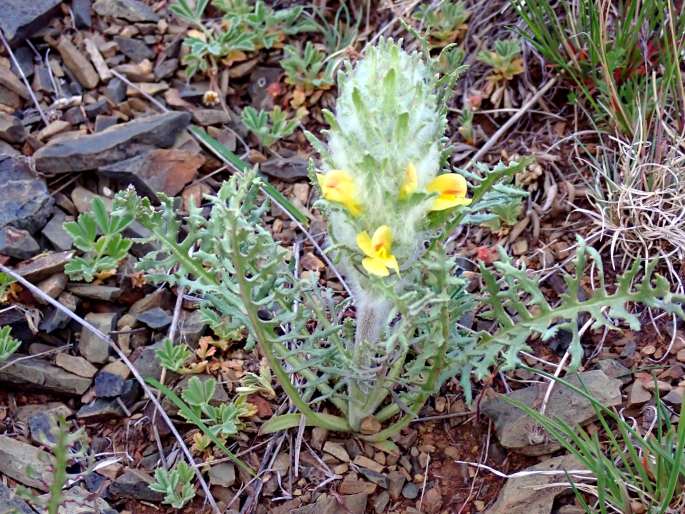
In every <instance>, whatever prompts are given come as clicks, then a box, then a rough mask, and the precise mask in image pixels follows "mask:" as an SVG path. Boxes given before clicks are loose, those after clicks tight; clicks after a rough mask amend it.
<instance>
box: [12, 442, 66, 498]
mask: <svg viewBox="0 0 685 514" xmlns="http://www.w3.org/2000/svg"><path fill="white" fill-rule="evenodd" d="M52 466H54V457H53V456H52V455H50V454H49V453H48V452H46V451H43V450H41V449H40V448H36V447H35V446H31V445H30V444H27V443H24V442H22V441H18V440H17V439H14V438H12V437H8V436H5V435H0V473H2V474H3V475H7V476H8V477H10V478H13V479H14V480H16V481H17V482H21V483H22V484H24V485H27V486H29V487H33V488H34V489H39V490H40V491H47V490H48V488H49V487H50V484H51V483H52V471H51V468H52Z"/></svg>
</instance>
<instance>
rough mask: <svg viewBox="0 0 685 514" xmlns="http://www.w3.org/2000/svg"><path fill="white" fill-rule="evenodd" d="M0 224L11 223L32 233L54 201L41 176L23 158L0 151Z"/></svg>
mask: <svg viewBox="0 0 685 514" xmlns="http://www.w3.org/2000/svg"><path fill="white" fill-rule="evenodd" d="M0 177H2V180H3V186H2V195H0V227H5V226H7V225H11V226H13V227H15V228H19V229H24V230H27V231H28V232H30V233H31V234H34V233H35V232H36V231H37V230H40V229H41V228H42V227H43V226H44V225H45V223H46V222H47V221H48V218H49V217H50V215H51V214H52V208H53V204H54V201H53V199H52V196H50V194H49V192H48V188H47V185H46V184H45V180H43V179H40V178H37V177H35V176H34V175H33V174H32V173H31V171H30V170H29V167H28V165H27V163H26V161H25V160H23V159H21V158H17V157H12V156H7V155H0Z"/></svg>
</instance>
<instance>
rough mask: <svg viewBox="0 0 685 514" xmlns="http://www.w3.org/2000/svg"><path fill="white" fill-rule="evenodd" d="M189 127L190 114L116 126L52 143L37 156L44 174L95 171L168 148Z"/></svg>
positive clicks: (160, 116) (154, 118) (138, 120)
mask: <svg viewBox="0 0 685 514" xmlns="http://www.w3.org/2000/svg"><path fill="white" fill-rule="evenodd" d="M189 123H190V114H189V113H187V112H167V113H164V114H154V115H152V116H145V117H143V118H137V119H135V120H133V121H129V122H128V123H121V124H119V125H114V126H113V127H110V128H108V129H105V130H103V131H102V132H96V133H94V134H88V135H85V136H82V135H77V136H70V137H64V138H61V139H53V140H51V141H50V142H49V143H48V144H47V145H45V146H43V147H42V148H40V149H39V150H38V151H37V152H36V153H35V155H34V162H35V165H36V169H37V170H38V171H39V172H42V173H68V172H72V171H86V170H95V169H97V168H99V167H101V166H106V165H108V164H111V163H114V162H118V161H122V160H124V159H129V158H130V157H133V156H135V155H138V154H140V153H143V152H145V151H148V150H150V149H152V148H157V147H161V148H169V147H170V146H172V145H173V144H174V141H175V140H176V136H177V135H178V133H179V132H180V131H181V130H183V129H185V128H186V127H187V126H188V124H189Z"/></svg>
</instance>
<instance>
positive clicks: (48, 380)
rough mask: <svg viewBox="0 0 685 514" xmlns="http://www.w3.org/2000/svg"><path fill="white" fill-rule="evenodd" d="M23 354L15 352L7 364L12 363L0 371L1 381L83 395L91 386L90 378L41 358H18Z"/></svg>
mask: <svg viewBox="0 0 685 514" xmlns="http://www.w3.org/2000/svg"><path fill="white" fill-rule="evenodd" d="M20 357H22V355H20V354H14V355H13V356H12V357H10V358H9V359H8V361H7V362H6V363H5V364H11V365H9V366H7V367H6V368H4V369H3V370H2V371H0V381H5V382H11V383H14V384H26V385H31V386H36V387H37V388H40V389H46V390H48V391H54V392H57V393H65V394H73V395H81V394H83V393H85V392H86V390H87V389H88V388H89V387H90V384H91V382H92V381H91V380H90V379H89V378H84V377H79V376H78V375H74V374H73V373H69V372H67V371H65V370H63V369H62V368H58V367H57V366H53V365H52V364H50V363H48V362H46V361H44V360H41V359H36V358H33V359H25V360H21V361H19V360H17V359H19V358H20Z"/></svg>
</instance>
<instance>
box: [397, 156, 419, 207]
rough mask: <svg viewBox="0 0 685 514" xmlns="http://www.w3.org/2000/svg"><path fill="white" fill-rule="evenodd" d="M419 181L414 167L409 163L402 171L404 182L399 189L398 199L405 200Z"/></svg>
mask: <svg viewBox="0 0 685 514" xmlns="http://www.w3.org/2000/svg"><path fill="white" fill-rule="evenodd" d="M418 184H419V181H418V178H417V177H416V167H415V166H414V165H413V164H412V163H411V162H410V163H409V164H408V165H407V169H406V170H405V171H404V182H402V187H400V198H406V197H408V196H409V195H410V194H412V193H413V192H414V191H416V188H417V187H418Z"/></svg>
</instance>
